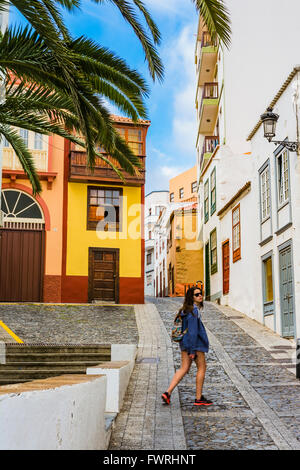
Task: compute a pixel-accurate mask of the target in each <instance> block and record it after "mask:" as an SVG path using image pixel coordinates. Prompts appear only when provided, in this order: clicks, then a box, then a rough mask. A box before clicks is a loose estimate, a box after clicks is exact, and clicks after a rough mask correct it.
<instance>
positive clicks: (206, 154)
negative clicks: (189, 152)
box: [200, 136, 219, 171]
mask: <svg viewBox="0 0 300 470" xmlns="http://www.w3.org/2000/svg"><path fill="white" fill-rule="evenodd" d="M217 145H219V136H205V138H204V142H203V147H202V153H201V157H200V171H202V169H203V168H204V167H205V165H206V162H207V161H208V160H209V159H210V157H211V156H212V154H213V152H214V150H215V148H216V147H217Z"/></svg>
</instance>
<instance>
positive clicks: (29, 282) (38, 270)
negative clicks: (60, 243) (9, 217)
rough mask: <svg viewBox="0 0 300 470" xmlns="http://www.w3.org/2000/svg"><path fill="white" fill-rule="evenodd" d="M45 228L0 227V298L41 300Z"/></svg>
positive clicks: (2, 299)
mask: <svg viewBox="0 0 300 470" xmlns="http://www.w3.org/2000/svg"><path fill="white" fill-rule="evenodd" d="M44 251H45V232H44V231H43V230H13V229H8V230H5V229H1V230H0V301H1V302H42V300H43V275H44Z"/></svg>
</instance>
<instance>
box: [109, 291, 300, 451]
mask: <svg viewBox="0 0 300 470" xmlns="http://www.w3.org/2000/svg"><path fill="white" fill-rule="evenodd" d="M148 301H149V302H151V303H152V304H150V305H149V304H146V305H144V306H138V307H136V317H137V325H138V329H139V337H140V342H139V350H138V358H137V363H136V367H135V369H134V372H133V375H132V379H131V381H130V384H129V387H128V391H127V395H126V397H125V403H124V407H123V409H122V411H121V413H120V414H119V415H118V418H117V420H116V423H115V428H114V430H113V433H112V438H111V442H110V449H111V450H114V449H118V450H122V449H147V450H151V449H159V450H163V449H169V450H172V449H176V450H180V449H191V450H202V449H209V450H214V449H216V450H226V449H239V450H241V449H255V450H258V449H264V450H266V449H272V450H273V449H274V450H276V449H279V450H292V449H297V450H299V449H300V431H299V428H300V426H299V425H300V407H299V405H300V381H299V380H297V379H296V378H295V375H294V373H292V372H291V367H292V370H293V371H294V369H295V368H294V366H292V365H291V361H292V360H293V355H294V344H293V343H292V342H290V341H288V340H285V339H283V338H280V337H279V336H278V335H275V334H274V333H273V332H271V331H270V330H268V329H267V328H264V327H263V326H261V325H259V324H258V323H256V322H254V321H253V320H250V319H248V318H247V317H245V316H244V315H242V314H241V313H240V312H236V311H234V310H232V309H230V308H228V307H220V306H217V305H215V304H213V303H206V304H205V313H204V315H203V322H204V324H205V326H206V329H207V332H208V336H209V340H210V351H209V353H208V354H207V364H208V367H207V374H206V380H205V385H204V391H203V393H204V394H205V395H206V396H207V397H208V398H210V399H212V401H213V403H214V405H213V406H211V407H208V408H205V409H203V408H202V407H201V408H197V409H195V407H193V405H192V403H193V400H194V397H195V374H196V367H195V366H194V365H192V367H191V370H190V372H189V374H188V375H187V376H186V377H185V378H184V379H183V380H182V382H181V383H180V385H179V387H178V388H177V389H175V391H174V392H173V394H172V405H171V406H166V405H163V404H162V403H161V399H160V395H161V393H162V392H163V391H164V390H165V389H166V388H167V386H168V383H169V382H170V379H171V377H172V375H173V373H174V366H175V368H177V367H179V365H180V352H179V347H178V345H177V344H175V343H173V344H172V343H171V341H170V336H169V333H170V331H171V327H172V321H173V318H174V312H175V311H176V310H178V308H179V307H180V306H181V305H182V299H174V298H173V299H171V298H163V299H160V298H159V299H155V298H150V299H148ZM158 312H159V314H158ZM279 356H280V357H279Z"/></svg>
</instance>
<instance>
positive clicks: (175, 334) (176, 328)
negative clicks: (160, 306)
mask: <svg viewBox="0 0 300 470" xmlns="http://www.w3.org/2000/svg"><path fill="white" fill-rule="evenodd" d="M182 326H183V325H182V317H181V315H180V314H179V313H177V315H176V317H175V320H174V325H173V328H172V333H171V338H172V340H173V341H175V342H179V341H181V340H182V339H183V337H184V335H185V334H186V332H187V330H188V329H187V328H186V329H185V330H184V331H182Z"/></svg>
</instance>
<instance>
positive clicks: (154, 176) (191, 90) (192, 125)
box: [10, 0, 198, 194]
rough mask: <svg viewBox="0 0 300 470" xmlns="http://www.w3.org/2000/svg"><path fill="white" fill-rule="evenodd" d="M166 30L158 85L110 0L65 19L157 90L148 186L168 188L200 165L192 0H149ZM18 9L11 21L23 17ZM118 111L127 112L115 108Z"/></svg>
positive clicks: (87, 4) (150, 106)
mask: <svg viewBox="0 0 300 470" xmlns="http://www.w3.org/2000/svg"><path fill="white" fill-rule="evenodd" d="M144 3H145V4H146V6H147V7H148V9H149V11H150V13H151V15H152V18H153V19H154V21H155V22H156V24H157V25H158V27H159V30H160V32H161V36H162V41H161V44H160V46H158V52H159V55H160V57H161V59H162V61H163V64H164V68H165V76H164V80H163V83H159V82H156V83H153V81H152V79H151V77H150V74H149V73H148V68H147V65H146V64H145V60H144V53H143V49H142V47H141V45H140V43H139V41H138V39H137V38H136V36H135V34H134V33H133V31H132V30H131V27H130V25H128V23H126V21H125V20H124V19H123V17H122V16H121V14H120V12H119V10H118V9H117V8H116V7H115V6H114V5H113V4H111V3H110V2H109V1H108V2H107V3H106V4H104V5H99V4H95V3H94V2H92V1H91V0H83V1H82V8H81V11H77V12H76V13H75V14H67V13H65V12H64V17H65V21H66V23H67V25H68V26H69V28H70V30H71V32H72V33H73V35H74V36H80V35H85V36H88V37H90V38H91V39H93V40H95V41H96V42H98V43H99V44H101V45H102V46H105V47H108V48H109V49H110V50H111V51H113V52H114V53H115V54H116V55H118V56H120V57H122V58H123V59H125V60H126V62H127V63H128V64H129V65H130V66H131V67H133V68H135V69H137V70H138V71H139V72H140V73H141V74H142V75H143V77H144V78H145V79H146V80H147V83H148V86H149V88H150V90H151V94H150V96H149V98H147V99H146V107H147V110H148V119H150V120H151V126H150V128H149V131H148V135H147V149H146V150H147V152H146V153H147V159H146V188H145V193H146V194H148V193H149V192H151V191H154V190H168V189H169V179H170V178H172V177H173V176H175V175H177V174H179V173H181V172H182V171H185V170H187V169H189V168H191V167H192V166H194V165H195V164H196V148H195V143H196V112H195V93H196V86H195V65H194V63H195V61H194V51H195V41H196V33H197V23H198V16H197V12H196V9H195V6H194V5H193V3H192V1H191V0H144ZM17 19H18V18H17V15H16V13H14V12H12V13H11V16H10V23H13V22H15V21H16V20H17ZM111 110H112V112H114V113H115V114H119V115H122V113H121V112H120V111H118V110H116V109H114V108H111Z"/></svg>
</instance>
